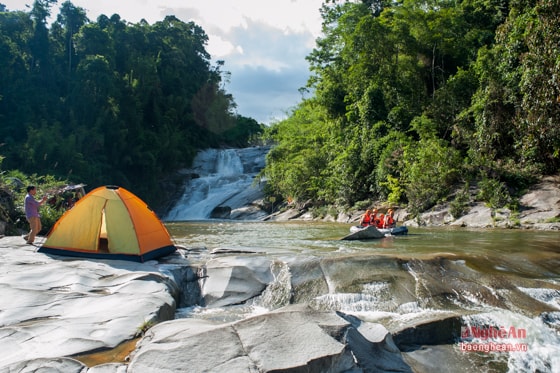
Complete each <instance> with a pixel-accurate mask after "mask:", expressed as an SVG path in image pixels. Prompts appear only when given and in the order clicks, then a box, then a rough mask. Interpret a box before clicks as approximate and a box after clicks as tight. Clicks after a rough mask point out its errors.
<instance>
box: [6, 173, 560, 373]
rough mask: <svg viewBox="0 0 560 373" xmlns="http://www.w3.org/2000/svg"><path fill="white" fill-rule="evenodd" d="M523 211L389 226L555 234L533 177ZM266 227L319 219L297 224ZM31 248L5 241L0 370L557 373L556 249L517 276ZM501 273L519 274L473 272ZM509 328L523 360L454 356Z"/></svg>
mask: <svg viewBox="0 0 560 373" xmlns="http://www.w3.org/2000/svg"><path fill="white" fill-rule="evenodd" d="M521 205H522V209H521V211H519V212H517V213H515V214H514V213H512V212H509V211H507V210H498V211H496V210H491V209H489V208H487V207H485V206H484V205H481V204H474V205H472V206H471V209H470V211H469V213H468V214H466V215H464V216H463V217H461V218H460V219H452V218H450V214H449V209H448V207H445V206H442V207H441V208H438V209H435V210H434V211H430V212H426V213H425V214H423V215H422V216H421V218H420V219H415V220H410V219H407V215H406V211H404V210H400V211H399V212H398V214H399V215H397V217H398V219H399V221H401V222H404V223H405V224H407V225H414V224H420V225H455V226H460V227H471V228H472V227H480V228H482V227H484V228H486V227H517V228H530V229H542V230H558V229H560V224H559V223H557V222H555V221H557V218H558V217H559V216H560V188H559V183H558V178H547V179H544V180H543V182H542V183H541V184H539V185H537V186H535V188H534V189H532V190H531V191H529V192H528V193H527V194H526V195H525V196H523V198H522V199H521ZM239 211H241V210H237V213H240V212H239ZM250 214H251V216H253V217H254V216H255V211H251V212H250ZM358 216H359V213H358V212H356V213H355V214H350V215H344V214H340V215H339V216H337V217H326V218H324V219H325V220H329V219H332V220H338V221H341V222H353V221H355V220H356V219H357V218H358ZM269 218H270V219H275V220H291V219H302V220H306V219H309V220H312V219H314V218H313V217H312V216H311V215H310V214H309V212H307V211H301V210H286V211H284V212H282V213H280V214H275V215H273V216H269ZM263 249H264V248H263ZM36 250H37V248H36V247H34V246H29V245H25V244H24V241H23V240H22V239H21V237H3V238H1V239H0V288H1V289H2V292H1V294H2V297H1V298H0V348H1V349H2V351H3V352H4V353H3V354H2V355H1V356H0V372H35V371H40V370H45V371H49V372H64V373H66V372H81V373H86V372H87V373H100V372H103V373H110V372H115V373H117V372H118V373H124V372H129V373H133V372H142V373H143V372H178V371H185V372H187V371H188V372H202V371H214V372H223V371H228V372H273V371H283V372H302V371H309V372H389V371H391V372H436V371H438V372H452V371H477V372H478V371H484V372H505V371H508V366H509V367H510V369H511V365H512V364H513V365H514V366H516V367H526V370H525V371H531V372H534V371H539V372H555V369H556V367H558V366H560V349H559V347H558V346H560V282H558V276H559V273H558V268H559V265H560V257H559V255H560V253H559V251H558V248H557V247H553V248H551V249H550V251H549V252H547V253H546V255H548V256H547V257H546V258H544V257H539V258H538V259H537V258H535V259H533V258H525V259H523V261H525V260H529V261H531V263H530V268H531V270H530V271H528V272H524V271H526V270H525V267H527V265H526V262H523V261H520V260H519V258H509V257H503V258H502V257H500V258H489V257H480V258H479V257H477V256H473V257H459V256H456V255H451V254H441V253H440V254H438V253H434V254H430V255H424V256H423V257H421V258H418V257H413V256H407V255H395V256H391V255H389V256H387V255H384V256H376V255H371V254H368V255H359V254H358V255H355V254H348V255H341V256H339V257H337V258H328V257H312V256H302V257H298V258H295V257H293V258H286V259H284V260H283V261H278V260H276V259H273V258H271V257H269V256H267V255H266V253H264V252H263V253H258V252H245V253H243V252H236V251H229V250H227V249H224V250H216V251H214V252H211V251H209V250H207V249H206V248H193V247H190V248H188V247H184V248H181V249H180V250H178V252H177V253H175V254H173V255H170V256H168V257H166V258H162V259H161V260H158V261H150V262H148V263H142V264H139V263H130V262H123V261H104V260H80V259H73V258H62V257H55V256H48V255H44V254H40V253H37V252H36ZM498 260H499V262H500V263H501V267H503V268H516V271H519V274H520V275H517V276H512V275H511V274H508V273H506V272H503V271H502V270H501V269H495V270H491V271H490V272H488V273H485V272H478V271H477V270H476V269H477V268H482V267H483V266H485V265H487V264H485V263H488V261H490V262H493V261H495V262H497V261H498ZM348 274H351V276H349V275H348ZM334 293H336V294H339V295H340V294H342V295H344V294H346V295H345V296H347V297H350V298H352V299H354V301H355V302H357V304H359V303H360V302H361V301H365V300H366V299H367V300H369V301H371V300H372V299H373V300H375V302H376V304H377V306H378V307H379V313H378V316H377V317H376V318H373V319H372V318H371V317H365V316H363V315H361V314H360V312H347V311H344V310H342V309H341V308H340V307H339V305H338V304H337V300H336V299H334V298H332V295H333V294H334ZM255 302H256V303H258V304H265V305H266V307H264V308H261V312H257V313H256V314H254V315H252V316H250V317H242V318H239V319H227V318H226V319H223V318H220V317H219V316H216V317H205V318H198V317H192V316H193V315H188V314H187V315H185V314H179V315H178V314H177V312H178V310H180V309H182V310H184V309H196V308H199V309H200V308H204V309H210V310H212V309H214V310H216V311H217V315H220V312H219V310H220V309H221V308H223V307H242V306H244V305H247V304H252V303H255ZM481 305H484V306H483V307H481ZM489 309H490V311H489ZM411 310H412V311H413V312H411ZM210 314H211V313H210ZM504 320H506V322H509V324H507V325H502V326H503V327H505V328H508V330H507V331H508V333H509V334H510V335H509V336H510V337H511V330H510V329H511V327H512V326H513V327H514V329H515V328H518V329H522V330H523V331H525V332H526V331H527V330H531V331H532V335H531V340H530V342H531V343H533V344H534V346H537V347H534V350H533V351H532V352H531V354H527V353H526V352H525V353H524V354H523V353H522V354H511V355H509V356H510V357H509V358H504V357H503V355H502V357H500V358H496V355H492V354H488V353H482V354H481V353H473V354H466V353H465V352H464V351H461V347H460V346H462V344H461V343H462V342H466V343H467V344H466V345H468V346H471V348H472V346H475V345H477V344H476V343H480V342H484V343H487V342H488V341H487V340H485V339H482V340H481V337H480V336H478V337H476V336H475V337H474V339H473V336H472V335H470V336H469V335H465V330H467V331H469V330H470V331H472V330H474V329H472V328H473V327H476V328H479V329H482V330H486V331H488V330H490V331H492V330H493V329H489V326H491V325H497V326H496V327H497V328H499V327H500V325H499V323H500V322H502V323H503V322H504ZM469 328H471V329H469ZM479 329H476V330H479ZM514 331H515V330H514ZM498 332H499V330H498ZM516 335H517V334H515V335H514V337H515V336H516ZM510 342H519V340H515V338H514V339H513V340H511V338H510V339H508V343H510ZM550 343H552V344H550ZM549 344H550V345H549ZM122 346H128V347H129V350H130V351H128V352H126V353H125V354H124V357H119V358H116V357H112V358H107V357H105V358H102V359H101V360H99V361H97V362H96V363H91V362H90V360H89V359H88V358H87V357H88V356H91V355H92V354H95V353H101V354H102V355H103V352H107V351H109V352H110V351H113V350H114V349H116V348H119V347H122ZM546 346H549V347H546ZM111 356H112V355H111ZM512 359H513V363H512ZM482 366H483V367H485V368H484V369H480V367H482Z"/></svg>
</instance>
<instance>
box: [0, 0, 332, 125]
mask: <svg viewBox="0 0 560 373" xmlns="http://www.w3.org/2000/svg"><path fill="white" fill-rule="evenodd" d="M71 2H72V4H74V5H75V6H79V7H82V8H84V9H85V10H86V14H87V17H88V18H89V19H90V20H91V21H95V20H96V19H97V17H98V16H99V15H100V14H105V15H106V16H108V17H110V16H111V15H113V14H118V15H120V17H121V19H123V20H124V21H127V22H131V23H137V22H139V21H140V20H142V19H145V20H146V21H147V22H148V23H150V24H153V23H155V22H157V21H161V20H163V19H164V18H165V16H167V15H174V16H176V17H177V18H178V19H180V20H181V21H183V22H189V21H194V22H195V23H196V24H198V25H199V26H201V27H202V28H203V29H204V31H205V32H206V34H207V35H208V37H209V42H208V45H207V48H206V50H207V51H208V52H209V53H210V55H211V56H212V61H213V63H215V61H217V60H223V61H224V62H225V64H224V66H223V67H222V71H229V72H230V73H231V76H230V78H229V82H227V83H226V85H225V90H226V91H227V92H228V93H230V94H232V95H233V98H234V100H235V102H236V104H237V113H238V114H240V115H243V116H246V117H251V118H254V119H256V120H257V121H258V122H259V123H265V124H270V123H272V122H275V121H277V120H281V119H283V118H285V117H286V116H287V114H288V113H289V112H290V110H291V109H293V108H294V106H295V105H296V104H297V103H299V102H300V101H301V99H302V96H301V94H300V92H299V91H298V90H299V88H301V87H303V86H305V84H306V82H307V79H308V77H309V64H308V63H307V61H306V60H305V57H306V56H307V55H308V54H309V53H310V52H311V51H312V49H313V48H314V46H315V40H316V39H317V37H319V36H320V31H321V16H320V14H319V8H320V7H321V4H322V2H323V0H71ZM0 3H2V4H4V5H6V7H7V8H8V10H27V11H28V10H29V8H26V4H28V5H29V6H31V5H32V4H33V0H0ZM62 3H63V0H59V2H58V3H57V4H56V5H55V6H54V7H53V8H52V10H51V13H52V14H53V15H56V14H58V9H59V8H60V5H61V4H62Z"/></svg>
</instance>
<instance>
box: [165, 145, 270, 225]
mask: <svg viewBox="0 0 560 373" xmlns="http://www.w3.org/2000/svg"><path fill="white" fill-rule="evenodd" d="M268 150H269V148H268V147H253V148H244V149H207V150H204V151H201V152H200V153H198V155H197V156H196V158H195V160H194V162H193V167H192V169H190V170H189V171H188V174H189V175H191V176H192V175H194V177H193V178H192V180H190V181H189V182H188V183H187V185H186V186H185V191H184V192H183V195H182V197H181V198H180V199H179V201H177V203H176V205H175V206H174V207H173V208H172V209H171V210H170V211H169V213H168V214H167V216H166V217H165V218H164V220H165V221H185V220H205V219H209V218H210V215H211V213H212V211H213V210H214V209H215V208H216V207H218V206H227V207H228V208H231V209H235V208H239V207H242V206H243V205H244V204H246V203H248V202H250V200H251V198H254V196H255V195H256V194H258V193H260V188H259V187H258V186H254V185H253V180H254V178H255V176H256V175H257V174H258V172H259V171H260V170H261V169H262V168H263V167H264V162H265V156H266V153H267V152H268Z"/></svg>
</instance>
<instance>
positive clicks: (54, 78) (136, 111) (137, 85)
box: [0, 0, 263, 204]
mask: <svg viewBox="0 0 560 373" xmlns="http://www.w3.org/2000/svg"><path fill="white" fill-rule="evenodd" d="M56 3H57V1H56V0H35V1H34V3H33V5H32V6H31V7H30V8H29V11H28V12H22V11H10V10H9V9H6V6H4V5H2V4H0V145H1V146H0V159H1V161H2V170H3V175H4V176H6V175H10V173H14V172H15V170H17V172H20V173H23V174H26V175H50V176H54V177H55V178H58V179H60V180H67V181H70V182H74V183H86V184H88V188H94V187H97V186H99V185H104V184H116V185H120V186H123V187H125V188H129V189H130V190H132V191H133V192H134V193H135V194H137V195H139V196H140V197H141V198H144V199H146V200H147V201H148V202H149V203H152V204H157V203H159V202H160V201H159V199H160V197H161V196H162V189H164V188H165V187H164V186H163V185H162V183H161V180H162V179H164V178H166V177H167V176H169V175H171V174H173V172H174V171H176V170H177V169H179V168H181V167H185V166H189V165H190V163H191V161H192V159H193V157H194V156H195V155H196V153H197V151H198V150H199V149H204V148H207V147H218V146H245V145H247V143H248V142H249V141H250V140H251V138H252V137H254V136H255V135H256V134H258V133H260V132H262V130H263V126H262V125H260V124H259V123H257V122H256V121H255V120H254V119H252V118H247V117H244V116H241V115H238V114H236V113H235V108H236V105H235V101H234V98H233V97H232V96H231V94H228V93H227V92H226V91H225V88H224V86H225V83H227V77H228V75H227V73H224V72H223V71H221V68H223V61H218V62H217V63H216V65H215V66H213V65H212V64H211V57H210V55H209V54H208V53H207V52H206V50H205V47H206V45H207V42H208V37H207V35H206V34H205V32H204V30H203V29H202V28H201V27H199V26H197V25H196V24H195V23H193V22H182V21H180V20H179V19H177V18H176V17H173V16H168V17H166V18H165V19H164V20H162V21H160V22H156V23H154V24H153V25H150V24H148V23H147V22H139V23H136V24H131V23H128V22H125V21H124V20H122V19H121V18H120V17H119V15H117V14H114V15H112V16H111V17H107V16H105V15H103V16H100V17H99V18H98V19H97V20H96V21H91V20H89V19H88V18H87V17H86V13H85V10H84V9H82V8H80V7H76V6H74V5H73V4H72V3H71V2H69V1H66V2H64V3H62V4H61V5H60V6H59V7H58V14H57V15H56V17H52V18H51V13H53V12H54V10H55V9H54V6H55V4H56ZM17 172H16V173H15V174H16V175H17Z"/></svg>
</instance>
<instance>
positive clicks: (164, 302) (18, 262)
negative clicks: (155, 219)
mask: <svg viewBox="0 0 560 373" xmlns="http://www.w3.org/2000/svg"><path fill="white" fill-rule="evenodd" d="M23 243H24V240H23V239H22V238H21V237H4V238H2V239H0V292H1V294H2V297H0V350H1V351H2V352H3V353H2V354H1V355H0V369H1V367H4V366H7V365H10V364H13V363H17V362H21V361H27V360H33V359H39V358H58V357H61V356H72V355H76V354H83V353H85V352H89V351H94V350H98V349H104V348H112V347H115V346H117V345H119V344H120V343H122V342H124V341H126V340H129V339H132V338H133V337H134V336H135V335H136V334H138V333H139V331H140V330H141V328H142V327H143V326H144V325H146V324H147V323H153V322H158V321H161V320H168V319H171V318H173V317H174V312H175V298H174V294H175V293H176V288H175V287H174V285H173V283H172V282H171V281H170V279H169V278H167V277H166V276H164V275H162V274H161V273H159V272H158V269H157V267H156V264H157V262H155V261H153V262H148V263H133V262H125V261H110V260H104V261H101V260H81V259H76V258H69V257H55V256H49V255H45V254H42V253H37V252H36V250H37V248H36V247H35V246H31V245H23ZM16 371H17V370H16Z"/></svg>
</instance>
